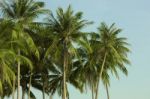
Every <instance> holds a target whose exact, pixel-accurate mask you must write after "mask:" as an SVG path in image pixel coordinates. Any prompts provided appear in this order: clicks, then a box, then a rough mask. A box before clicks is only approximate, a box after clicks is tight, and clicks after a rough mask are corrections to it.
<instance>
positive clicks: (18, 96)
mask: <svg viewBox="0 0 150 99" xmlns="http://www.w3.org/2000/svg"><path fill="white" fill-rule="evenodd" d="M19 55H20V49H19V50H18V56H19ZM17 78H18V79H17V80H18V86H17V99H20V90H19V88H20V61H19V60H18V76H17Z"/></svg>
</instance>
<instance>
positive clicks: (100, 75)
mask: <svg viewBox="0 0 150 99" xmlns="http://www.w3.org/2000/svg"><path fill="white" fill-rule="evenodd" d="M106 56H107V54H106V52H105V56H104V59H103V63H102V67H101V71H100V73H99V78H98V81H97V85H96V93H95V99H98V91H99V84H100V82H101V77H102V74H103V70H104V66H105V61H106Z"/></svg>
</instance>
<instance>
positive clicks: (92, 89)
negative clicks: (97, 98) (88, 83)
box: [91, 84, 94, 99]
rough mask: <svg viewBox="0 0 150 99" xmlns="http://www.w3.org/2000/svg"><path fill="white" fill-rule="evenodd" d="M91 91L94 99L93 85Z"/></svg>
mask: <svg viewBox="0 0 150 99" xmlns="http://www.w3.org/2000/svg"><path fill="white" fill-rule="evenodd" d="M91 91H92V99H94V85H93V84H92V89H91Z"/></svg>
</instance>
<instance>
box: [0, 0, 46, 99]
mask: <svg viewBox="0 0 150 99" xmlns="http://www.w3.org/2000/svg"><path fill="white" fill-rule="evenodd" d="M0 5H1V6H0V7H1V11H2V12H3V17H4V18H5V19H10V20H12V22H14V23H15V26H14V28H13V29H14V32H13V36H15V37H13V40H15V42H16V41H18V40H20V39H24V40H25V41H27V42H26V44H27V45H28V48H30V51H31V52H33V53H35V55H37V56H38V50H37V48H36V47H35V44H34V42H33V40H32V38H31V37H30V35H29V34H28V33H27V32H25V31H24V30H25V29H29V26H30V25H33V21H34V19H35V18H37V17H38V15H39V14H43V13H45V12H47V10H45V9H43V7H44V3H43V2H35V1H33V0H13V1H12V0H5V1H4V0H2V1H1V2H0ZM19 42H20V41H19ZM23 42H24V41H22V43H23ZM17 43H18V42H17ZM21 53H22V52H21V48H19V47H18V48H17V54H18V56H19V55H21ZM19 87H20V62H19V61H18V91H17V93H18V95H17V99H19V98H20V93H19V92H20V91H19Z"/></svg>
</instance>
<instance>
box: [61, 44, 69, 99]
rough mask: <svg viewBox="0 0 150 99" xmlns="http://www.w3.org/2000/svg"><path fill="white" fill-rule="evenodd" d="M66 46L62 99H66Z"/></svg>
mask: <svg viewBox="0 0 150 99" xmlns="http://www.w3.org/2000/svg"><path fill="white" fill-rule="evenodd" d="M66 46H67V44H66V43H65V44H64V64H63V95H62V99H66V67H67V65H68V62H67V61H68V60H67V59H68V55H67V51H66V49H67V48H66Z"/></svg>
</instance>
